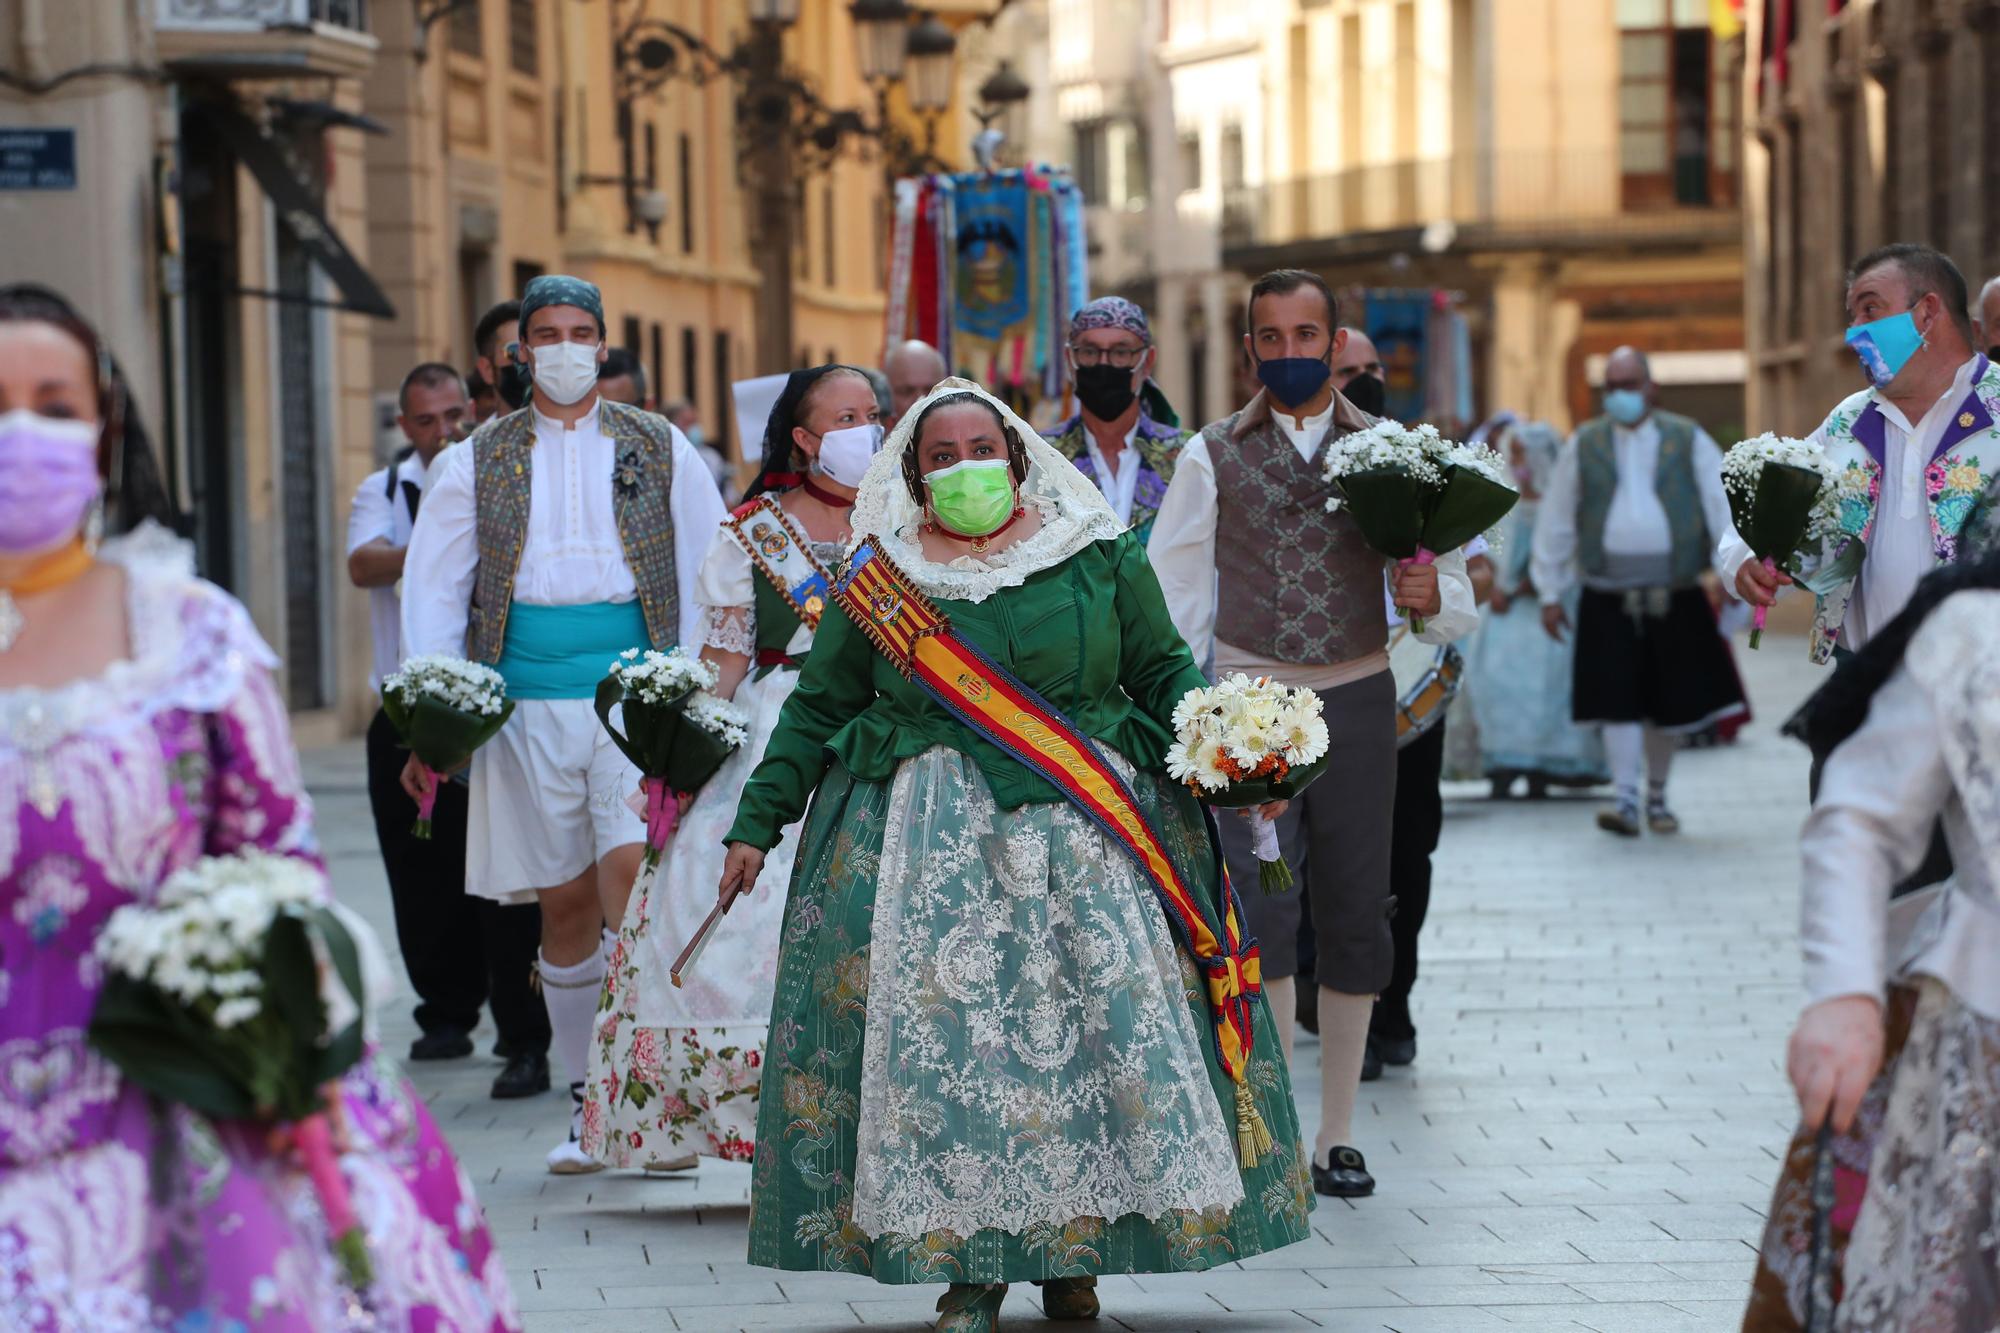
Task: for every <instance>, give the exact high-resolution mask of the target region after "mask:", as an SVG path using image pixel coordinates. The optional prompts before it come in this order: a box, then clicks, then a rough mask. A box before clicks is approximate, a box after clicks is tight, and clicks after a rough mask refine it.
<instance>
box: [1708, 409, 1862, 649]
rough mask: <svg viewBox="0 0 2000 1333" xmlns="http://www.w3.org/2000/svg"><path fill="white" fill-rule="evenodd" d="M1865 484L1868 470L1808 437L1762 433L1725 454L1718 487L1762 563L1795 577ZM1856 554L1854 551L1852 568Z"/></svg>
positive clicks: (1758, 634)
mask: <svg viewBox="0 0 2000 1333" xmlns="http://www.w3.org/2000/svg"><path fill="white" fill-rule="evenodd" d="M1867 486H1868V479H1867V476H1866V474H1865V473H1863V472H1861V471H1860V470H1859V469H1851V470H1850V469H1846V468H1842V467H1839V466H1837V465H1836V464H1835V463H1834V461H1833V459H1831V458H1830V457H1828V456H1827V452H1826V450H1825V449H1823V448H1821V447H1820V446H1819V445H1818V444H1816V443H1814V442H1813V441H1811V440H1796V439H1792V438H1791V437H1789V436H1785V435H1775V434H1771V433H1769V432H1766V433H1765V434H1763V435H1758V436H1755V437H1753V438H1751V439H1748V440H1744V441H1742V442H1741V443H1739V444H1735V445H1732V446H1730V449H1729V452H1728V453H1726V454H1724V455H1723V456H1722V489H1723V491H1724V492H1725V493H1726V494H1727V495H1728V496H1729V513H1730V517H1731V518H1733V519H1734V520H1735V522H1736V531H1737V533H1738V535H1740V536H1741V537H1742V538H1743V541H1744V543H1745V544H1746V545H1747V546H1749V548H1750V551H1751V554H1752V555H1754V556H1755V557H1756V558H1757V559H1758V560H1761V561H1762V562H1763V563H1764V568H1765V569H1767V570H1771V571H1773V572H1776V571H1777V570H1779V569H1783V570H1784V571H1785V572H1786V573H1788V574H1791V575H1792V576H1794V577H1797V576H1798V575H1799V573H1800V569H1799V566H1800V560H1801V557H1803V556H1804V555H1805V554H1806V553H1807V552H1809V551H1816V550H1818V549H1819V548H1820V546H1821V545H1822V543H1824V542H1825V541H1826V540H1828V539H1829V538H1834V537H1838V536H1840V535H1841V532H1842V524H1841V518H1842V514H1843V511H1844V510H1845V509H1846V508H1847V507H1848V506H1849V504H1850V503H1851V502H1852V501H1854V500H1856V499H1862V500H1865V499H1866V498H1867ZM1855 545H1857V546H1858V545H1859V542H1858V541H1857V542H1856V543H1855ZM1859 559H1860V557H1859V555H1858V554H1857V555H1856V557H1855V560H1856V564H1857V567H1858V562H1859ZM1768 610H1769V608H1767V607H1762V606H1760V607H1758V608H1757V610H1756V614H1755V617H1754V620H1753V625H1752V628H1751V630H1750V646H1751V647H1752V648H1757V647H1759V646H1761V643H1762V640H1763V637H1764V621H1765V618H1766V614H1767V612H1768Z"/></svg>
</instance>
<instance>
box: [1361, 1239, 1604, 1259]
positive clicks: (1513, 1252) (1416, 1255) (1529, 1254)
mask: <svg viewBox="0 0 2000 1333" xmlns="http://www.w3.org/2000/svg"><path fill="white" fill-rule="evenodd" d="M1596 1243H1597V1244H1600V1245H1616V1244H1621V1243H1622V1244H1627V1245H1630V1244H1636V1243H1638V1242H1633V1241H1624V1242H1619V1241H1601V1242H1596ZM1396 1248H1398V1249H1400V1250H1402V1251H1403V1253H1404V1254H1406V1255H1407V1256H1408V1257H1409V1258H1411V1259H1413V1260H1415V1261H1416V1262H1417V1263H1418V1264H1423V1265H1429V1264H1449V1265H1458V1264H1472V1265H1475V1266H1485V1265H1489V1264H1561V1263H1571V1262H1574V1261H1575V1259H1576V1256H1577V1255H1578V1254H1579V1253H1580V1251H1579V1249H1578V1248H1577V1247H1576V1246H1574V1245H1568V1244H1565V1243H1563V1242H1562V1241H1552V1240H1522V1241H1507V1240H1501V1239H1500V1238H1499V1237H1497V1236H1493V1237H1489V1238H1488V1239H1486V1240H1482V1241H1445V1242H1442V1243H1440V1244H1435V1245H1424V1244H1415V1243H1402V1244H1399V1245H1398V1246H1397V1247H1396Z"/></svg>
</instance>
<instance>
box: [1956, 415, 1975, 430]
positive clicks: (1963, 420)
mask: <svg viewBox="0 0 2000 1333" xmlns="http://www.w3.org/2000/svg"><path fill="white" fill-rule="evenodd" d="M1972 420H1973V418H1972V413H1970V412H1960V413H1959V414H1958V424H1959V427H1960V428H1961V429H1965V428H1969V427H1970V426H1971V425H1972Z"/></svg>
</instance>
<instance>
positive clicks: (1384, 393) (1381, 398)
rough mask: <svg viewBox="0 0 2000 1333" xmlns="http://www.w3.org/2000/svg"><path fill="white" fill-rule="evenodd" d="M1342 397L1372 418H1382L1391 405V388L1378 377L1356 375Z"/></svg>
mask: <svg viewBox="0 0 2000 1333" xmlns="http://www.w3.org/2000/svg"><path fill="white" fill-rule="evenodd" d="M1340 395H1341V397H1343V398H1345V399H1347V401H1348V402H1350V403H1353V404H1354V405H1355V406H1356V407H1358V408H1360V409H1361V410H1362V411H1363V412H1366V413H1367V414H1368V415H1369V416H1371V417H1379V416H1381V415H1382V409H1383V408H1385V407H1387V406H1388V405H1389V386H1388V385H1386V384H1384V383H1383V382H1382V380H1381V377H1380V376H1377V375H1368V374H1362V375H1356V376H1355V377H1354V378H1353V379H1351V380H1349V381H1348V382H1347V387H1346V388H1344V389H1342V390H1341V391H1340Z"/></svg>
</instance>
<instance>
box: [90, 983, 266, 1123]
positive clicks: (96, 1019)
mask: <svg viewBox="0 0 2000 1333" xmlns="http://www.w3.org/2000/svg"><path fill="white" fill-rule="evenodd" d="M89 1035H90V1044H91V1045H92V1046H94V1047H96V1048H97V1050H98V1051H99V1052H101V1053H102V1054H103V1055H104V1057H105V1058H106V1059H108V1060H110V1061H111V1063H112V1064H114V1065H116V1066H117V1067H118V1071H119V1073H121V1074H122V1075H124V1076H125V1077H126V1078H127V1079H129V1080H131V1081H132V1082H133V1083H134V1084H136V1085H137V1086H139V1087H141V1088H144V1089H145V1090H146V1091H147V1092H149V1093H151V1094H153V1095H154V1096H155V1097H158V1098H161V1099H162V1100H164V1101H168V1102H178V1103H180V1104H181V1105H184V1106H188V1107H192V1108H193V1109H194V1110H197V1111H201V1112H203V1113H205V1114H207V1115H211V1116H216V1117H218V1118H221V1119H225V1120H237V1119H242V1118H243V1117H246V1116H250V1115H254V1114H255V1113H256V1111H257V1105H256V1102H255V1101H254V1100H253V1097H252V1093H251V1086H252V1083H253V1082H254V1081H255V1063H256V1062H255V1061H254V1060H253V1059H252V1058H251V1056H250V1054H249V1052H248V1049H247V1048H246V1046H245V1045H244V1043H242V1042H241V1041H238V1040H235V1039H233V1038H232V1037H231V1036H230V1034H228V1033H226V1032H221V1031H218V1030H217V1029H216V1028H215V1027H213V1026H212V1025H210V1024H209V1023H208V1022H207V1020H205V1019H203V1018H200V1017H198V1016H197V1015H195V1014H193V1013H190V1012H189V1011H188V1009H187V1008H186V1007H185V1006H184V1005H183V1004H182V1003H181V1001H180V1000H178V999H176V998H175V997H174V996H172V995H169V994H168V993H167V992H165V991H164V990H162V989H161V988H159V987H158V986H155V985H153V984H152V983H151V982H149V981H140V980H138V979H137V978H134V977H130V976H127V975H125V974H124V973H122V972H108V973H107V974H106V976H105V978H104V986H103V988H102V989H101V990H99V991H98V994H97V1007H96V1008H95V1010H93V1011H92V1013H91V1016H90V1032H89Z"/></svg>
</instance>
